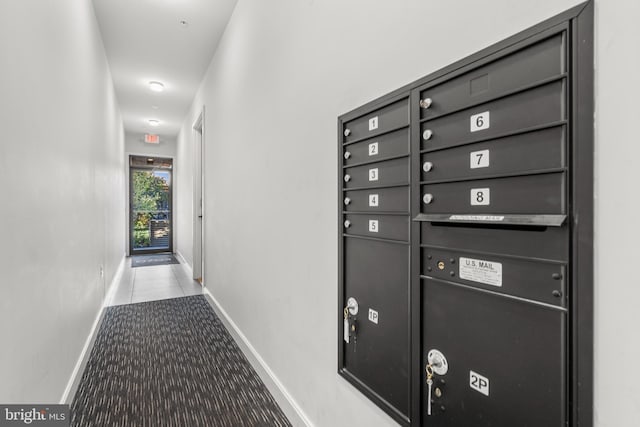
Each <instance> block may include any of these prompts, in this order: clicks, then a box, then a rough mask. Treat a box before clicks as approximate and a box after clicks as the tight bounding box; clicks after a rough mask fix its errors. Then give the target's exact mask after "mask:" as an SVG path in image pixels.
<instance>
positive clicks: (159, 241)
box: [129, 156, 173, 255]
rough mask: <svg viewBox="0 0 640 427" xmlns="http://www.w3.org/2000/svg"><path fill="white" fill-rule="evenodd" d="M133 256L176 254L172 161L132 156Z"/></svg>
mask: <svg viewBox="0 0 640 427" xmlns="http://www.w3.org/2000/svg"><path fill="white" fill-rule="evenodd" d="M129 168H130V174H129V182H130V190H129V194H130V199H129V206H130V209H129V212H130V225H129V230H130V248H131V250H130V255H139V254H144V253H156V252H173V218H172V185H173V183H172V182H173V180H172V170H173V161H172V160H171V159H162V158H151V157H141V156H130V158H129Z"/></svg>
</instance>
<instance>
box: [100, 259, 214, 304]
mask: <svg viewBox="0 0 640 427" xmlns="http://www.w3.org/2000/svg"><path fill="white" fill-rule="evenodd" d="M125 262H126V265H125V267H124V272H123V273H122V278H121V279H120V283H119V284H118V288H117V289H115V291H114V294H113V297H112V299H111V302H110V303H109V305H122V304H133V303H137V302H145V301H155V300H161V299H168V298H178V297H185V296H190V295H200V294H202V286H200V283H198V282H196V281H195V280H193V279H192V278H191V277H190V276H189V273H188V271H187V269H185V268H184V266H183V265H182V264H170V265H156V266H151V267H136V268H131V258H127V260H126V261H125Z"/></svg>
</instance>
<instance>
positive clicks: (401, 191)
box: [343, 187, 409, 215]
mask: <svg viewBox="0 0 640 427" xmlns="http://www.w3.org/2000/svg"><path fill="white" fill-rule="evenodd" d="M343 206H344V210H345V211H351V212H404V213H406V214H407V215H408V214H409V187H392V188H372V189H370V190H357V191H346V192H344V199H343Z"/></svg>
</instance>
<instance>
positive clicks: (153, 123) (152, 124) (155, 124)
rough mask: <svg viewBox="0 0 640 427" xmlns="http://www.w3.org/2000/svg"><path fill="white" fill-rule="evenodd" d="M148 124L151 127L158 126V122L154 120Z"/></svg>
mask: <svg viewBox="0 0 640 427" xmlns="http://www.w3.org/2000/svg"><path fill="white" fill-rule="evenodd" d="M149 124H150V125H151V126H158V125H159V124H160V120H156V119H149Z"/></svg>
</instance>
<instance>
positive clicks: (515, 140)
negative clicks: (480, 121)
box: [421, 126, 566, 182]
mask: <svg viewBox="0 0 640 427" xmlns="http://www.w3.org/2000/svg"><path fill="white" fill-rule="evenodd" d="M565 158H566V155H565V127H564V126H556V127H553V128H549V129H543V130H539V131H537V132H528V133H524V134H519V135H513V136H508V137H505V138H499V139H493V140H490V141H485V142H478V143H475V144H470V145H464V146H460V147H453V148H448V149H444V150H439V151H431V152H428V153H424V154H423V155H422V163H421V168H422V180H423V181H424V182H433V181H439V180H454V179H469V178H476V179H477V178H482V177H485V176H497V175H515V174H525V173H530V172H534V171H544V170H552V169H556V170H557V169H559V168H563V167H565V166H566V165H565V162H566V160H565Z"/></svg>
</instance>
